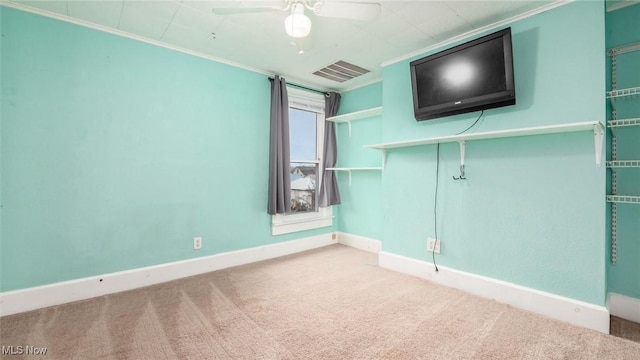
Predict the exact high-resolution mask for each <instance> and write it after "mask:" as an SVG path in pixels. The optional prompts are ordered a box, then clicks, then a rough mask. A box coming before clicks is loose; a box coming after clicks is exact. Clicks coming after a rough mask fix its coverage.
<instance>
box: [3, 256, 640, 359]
mask: <svg viewBox="0 0 640 360" xmlns="http://www.w3.org/2000/svg"><path fill="white" fill-rule="evenodd" d="M376 263H377V257H376V255H374V254H370V253H366V252H363V251H359V250H355V249H352V248H348V247H345V246H342V245H332V246H328V247H325V248H322V249H317V250H313V251H308V252H305V253H301V254H296V255H291V256H287V257H283V258H279V259H274V260H269V261H264V262H260V263H256V264H251V265H246V266H241V267H236V268H231V269H226V270H221V271H217V272H212V273H208V274H204V275H199V276H195V277H190V278H186V279H182V280H178V281H173V282H169V283H165V284H160V285H157V286H151V287H147V288H143V289H137V290H134V291H128V292H123V293H118V294H112V295H108V296H103V297H99V298H95V299H91V300H86V301H80V302H76V303H72V304H66V305H61V306H55V307H51V308H47V309H41V310H37V311H32V312H28V313H22V314H17V315H12V316H6V317H3V318H1V319H0V343H1V345H3V346H5V347H6V346H14V349H15V348H16V347H17V346H36V347H46V348H47V355H46V356H32V357H25V356H15V355H1V358H2V359H19V358H33V359H45V358H46V359H598V360H601V359H636V360H637V359H640V343H636V342H633V341H629V340H626V339H622V338H618V337H614V336H610V335H605V334H601V333H598V332H595V331H591V330H587V329H583V328H579V327H575V326H572V325H569V324H566V323H562V322H559V321H555V320H551V319H548V318H545V317H542V316H539V315H536V314H532V313H529V312H526V311H522V310H519V309H515V308H512V307H510V306H507V305H503V304H499V303H497V302H495V301H491V300H486V299H482V298H478V297H476V296H473V295H469V294H466V293H464V292H461V291H458V290H455V289H451V288H447V287H444V286H440V285H436V284H433V283H430V282H427V281H424V280H421V279H418V278H414V277H410V276H405V275H402V274H399V273H395V272H392V271H388V270H385V269H381V268H379V267H377V265H376Z"/></svg>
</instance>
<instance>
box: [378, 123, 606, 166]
mask: <svg viewBox="0 0 640 360" xmlns="http://www.w3.org/2000/svg"><path fill="white" fill-rule="evenodd" d="M587 130H592V131H593V135H594V142H595V159H596V165H597V166H600V162H601V159H602V143H603V140H604V126H603V125H602V123H601V122H599V121H585V122H576V123H568V124H558V125H547V126H535V127H528V128H520V129H508V130H497V131H486V132H479V133H470V134H460V135H449V136H440V137H432V138H425V139H416V140H408V141H397V142H389V143H384V144H376V145H367V146H366V147H367V148H370V149H378V150H382V151H383V152H384V151H386V150H389V149H396V148H403V147H411V146H421V145H432V144H443V143H450V142H457V143H459V144H460V170H461V172H462V173H463V174H464V151H465V142H466V141H472V140H487V139H499V138H507V137H518V136H529V135H545V134H557V133H565V132H577V131H587ZM383 163H384V161H383Z"/></svg>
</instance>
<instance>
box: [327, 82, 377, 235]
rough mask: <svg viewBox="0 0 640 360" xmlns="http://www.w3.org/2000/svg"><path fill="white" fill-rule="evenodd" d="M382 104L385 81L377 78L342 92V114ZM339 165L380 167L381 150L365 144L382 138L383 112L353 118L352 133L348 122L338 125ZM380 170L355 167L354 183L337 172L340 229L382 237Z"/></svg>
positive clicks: (352, 179) (340, 111)
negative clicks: (370, 147) (358, 118)
mask: <svg viewBox="0 0 640 360" xmlns="http://www.w3.org/2000/svg"><path fill="white" fill-rule="evenodd" d="M381 105H382V83H381V82H378V83H375V84H371V85H368V86H364V87H361V88H358V89H355V90H351V91H347V92H345V93H343V94H342V99H341V101H340V110H339V114H345V113H350V112H354V111H359V110H364V109H370V108H374V107H378V106H381ZM336 133H337V138H338V164H337V166H338V167H379V166H381V164H382V155H381V153H380V152H379V151H376V150H371V149H365V148H364V145H369V144H377V143H380V142H381V141H382V140H381V139H382V116H376V117H372V118H368V119H362V120H357V121H353V122H352V123H351V136H349V128H348V126H347V124H346V123H341V124H338V125H337V130H336ZM381 176H382V175H381V172H380V171H376V170H372V171H353V172H352V174H351V177H352V178H351V182H352V184H351V186H350V185H349V176H348V174H347V173H346V172H339V173H338V181H339V186H340V197H341V200H342V203H341V205H340V206H339V207H338V208H339V217H338V229H339V230H340V231H344V232H347V233H350V234H355V235H360V236H366V237H369V238H373V239H378V240H381V239H382V214H383V212H382V197H381V190H382V189H381V185H382V184H381Z"/></svg>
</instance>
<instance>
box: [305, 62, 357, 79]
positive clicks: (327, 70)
mask: <svg viewBox="0 0 640 360" xmlns="http://www.w3.org/2000/svg"><path fill="white" fill-rule="evenodd" d="M368 72H369V70H367V69H364V68H361V67H360V66H358V65H353V64H350V63H348V62H346V61H342V60H340V61H338V62H336V63H335V64H331V65H329V66H327V67H324V68H322V69H320V70H318V71H316V72H314V73H313V74H314V75H318V76H322V77H323V78H325V79H329V80H333V81H337V82H345V81H347V80H351V79H353V78H354V77H358V76H360V75H364V74H366V73H368Z"/></svg>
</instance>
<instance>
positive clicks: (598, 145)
mask: <svg viewBox="0 0 640 360" xmlns="http://www.w3.org/2000/svg"><path fill="white" fill-rule="evenodd" d="M593 140H594V143H595V149H596V166H600V163H601V162H602V145H603V143H604V127H603V126H602V125H601V124H596V125H594V126H593Z"/></svg>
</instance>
